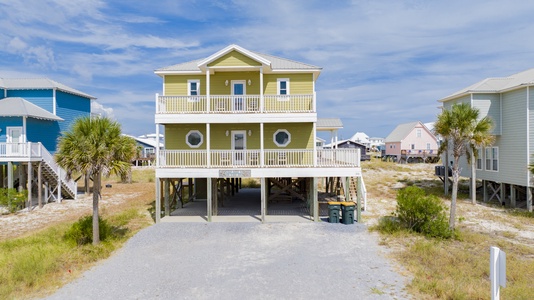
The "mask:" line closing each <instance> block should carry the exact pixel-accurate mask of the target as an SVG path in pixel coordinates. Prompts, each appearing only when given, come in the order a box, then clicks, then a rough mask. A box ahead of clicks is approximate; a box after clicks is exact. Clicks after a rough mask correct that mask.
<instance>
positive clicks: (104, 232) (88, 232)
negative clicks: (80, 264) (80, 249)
mask: <svg viewBox="0 0 534 300" xmlns="http://www.w3.org/2000/svg"><path fill="white" fill-rule="evenodd" d="M98 227H99V230H98V232H99V233H100V240H101V241H104V240H106V239H107V238H108V237H109V236H111V226H110V225H109V223H108V222H107V221H106V220H104V219H102V218H101V217H100V216H99V217H98ZM64 237H65V239H66V240H68V241H71V242H74V243H76V244H77V245H80V246H81V245H85V244H89V243H91V242H92V241H93V216H85V217H82V218H80V219H79V220H78V221H76V222H75V223H74V224H72V226H71V227H70V228H69V230H67V232H66V233H65V236H64Z"/></svg>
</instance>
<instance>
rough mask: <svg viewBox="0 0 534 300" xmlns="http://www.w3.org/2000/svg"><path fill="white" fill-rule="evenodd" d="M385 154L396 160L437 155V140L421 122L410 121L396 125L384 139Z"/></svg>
mask: <svg viewBox="0 0 534 300" xmlns="http://www.w3.org/2000/svg"><path fill="white" fill-rule="evenodd" d="M385 144H386V145H385V146H386V151H385V152H386V153H385V154H386V156H389V157H395V158H396V160H397V161H401V160H402V158H403V156H404V158H406V159H407V158H409V157H421V158H424V157H428V156H435V155H437V151H438V140H437V139H436V136H435V135H434V134H433V133H432V132H431V131H430V130H428V128H426V126H425V125H423V123H421V122H419V121H417V122H411V123H405V124H400V125H398V126H397V127H396V128H395V129H394V130H393V131H392V132H391V133H390V134H389V135H388V136H387V137H386V139H385Z"/></svg>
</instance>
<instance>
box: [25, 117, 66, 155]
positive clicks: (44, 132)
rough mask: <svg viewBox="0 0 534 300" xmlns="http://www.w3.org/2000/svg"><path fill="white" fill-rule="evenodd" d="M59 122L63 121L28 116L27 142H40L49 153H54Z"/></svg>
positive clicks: (58, 132)
mask: <svg viewBox="0 0 534 300" xmlns="http://www.w3.org/2000/svg"><path fill="white" fill-rule="evenodd" d="M60 123H63V122H57V121H47V120H39V119H33V118H28V119H27V120H26V131H27V132H28V142H33V143H36V142H41V143H42V144H43V146H44V147H45V148H46V149H47V150H48V151H49V152H50V153H52V154H53V153H55V152H56V148H57V139H58V137H59V136H60V132H61V130H60Z"/></svg>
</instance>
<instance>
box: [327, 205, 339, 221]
mask: <svg viewBox="0 0 534 300" xmlns="http://www.w3.org/2000/svg"><path fill="white" fill-rule="evenodd" d="M340 208H341V202H335V201H329V202H328V222H329V223H339V210H340Z"/></svg>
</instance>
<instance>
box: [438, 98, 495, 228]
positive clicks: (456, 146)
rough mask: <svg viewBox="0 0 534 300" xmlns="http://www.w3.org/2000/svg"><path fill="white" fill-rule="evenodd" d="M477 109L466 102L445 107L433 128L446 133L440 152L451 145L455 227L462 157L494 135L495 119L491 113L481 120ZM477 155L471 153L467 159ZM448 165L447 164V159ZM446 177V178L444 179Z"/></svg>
mask: <svg viewBox="0 0 534 300" xmlns="http://www.w3.org/2000/svg"><path fill="white" fill-rule="evenodd" d="M478 116H479V112H478V109H476V108H472V107H471V106H470V105H469V104H467V103H461V104H454V105H453V106H452V108H451V109H450V110H443V112H442V113H441V114H439V115H438V117H437V121H436V123H435V124H434V131H435V132H436V133H437V134H439V135H441V136H442V137H443V143H442V144H441V146H440V149H439V151H440V153H443V152H444V151H445V150H447V149H452V155H453V165H452V197H451V213H450V218H449V228H450V229H451V230H452V229H454V223H455V218H456V198H457V196H458V179H459V177H460V167H459V163H460V157H461V156H462V155H469V152H468V151H467V149H470V150H471V153H476V152H477V151H476V148H478V147H484V146H487V145H491V144H492V143H493V140H494V137H493V136H492V135H491V134H490V130H491V127H492V121H491V119H490V118H488V117H484V118H482V119H481V120H479V117H478ZM470 159H474V158H471V157H468V160H470ZM445 167H446V168H447V164H446V162H445ZM445 180H447V178H446V179H445Z"/></svg>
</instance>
